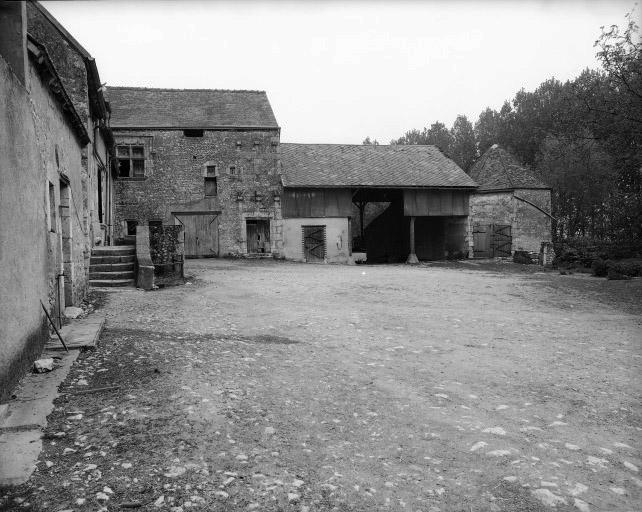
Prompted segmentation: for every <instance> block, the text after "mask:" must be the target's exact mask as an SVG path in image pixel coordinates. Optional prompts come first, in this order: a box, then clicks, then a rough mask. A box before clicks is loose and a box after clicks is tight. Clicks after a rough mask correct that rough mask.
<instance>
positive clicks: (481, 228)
mask: <svg viewBox="0 0 642 512" xmlns="http://www.w3.org/2000/svg"><path fill="white" fill-rule="evenodd" d="M492 234H493V230H492V226H491V225H488V224H476V225H475V226H474V227H473V251H474V255H475V258H491V257H492V248H491V245H492V244H491V241H492Z"/></svg>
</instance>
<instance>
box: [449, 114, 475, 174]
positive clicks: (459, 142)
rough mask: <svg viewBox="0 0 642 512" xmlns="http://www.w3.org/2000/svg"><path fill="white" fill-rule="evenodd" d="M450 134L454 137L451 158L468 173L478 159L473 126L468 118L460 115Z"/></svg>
mask: <svg viewBox="0 0 642 512" xmlns="http://www.w3.org/2000/svg"><path fill="white" fill-rule="evenodd" d="M450 133H451V135H452V144H451V148H450V153H451V157H452V159H453V160H454V161H455V162H456V163H457V165H459V167H461V168H462V169H463V170H464V171H466V172H468V169H470V167H471V166H472V165H473V162H474V161H475V158H476V157H477V144H476V143H475V132H474V130H473V125H472V124H471V122H470V121H469V120H468V118H467V117H466V116H464V115H458V116H457V119H455V122H454V123H453V127H452V129H451V130H450Z"/></svg>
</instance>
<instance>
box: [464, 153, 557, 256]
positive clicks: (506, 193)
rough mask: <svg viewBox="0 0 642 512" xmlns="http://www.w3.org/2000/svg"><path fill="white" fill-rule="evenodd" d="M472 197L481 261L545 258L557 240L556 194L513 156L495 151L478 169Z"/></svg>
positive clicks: (476, 250) (483, 158) (473, 174)
mask: <svg viewBox="0 0 642 512" xmlns="http://www.w3.org/2000/svg"><path fill="white" fill-rule="evenodd" d="M469 174H470V177H471V178H473V179H474V180H475V181H476V182H477V183H478V184H479V188H478V189H477V192H476V193H475V194H474V195H473V196H471V198H470V219H471V227H472V231H473V237H472V238H473V244H474V255H475V257H496V256H511V254H513V253H514V252H515V251H518V250H519V251H528V252H537V253H539V251H540V248H541V246H542V243H543V242H550V241H551V236H552V235H551V218H552V217H551V214H550V211H551V189H550V187H548V186H547V185H545V184H544V183H542V182H541V181H540V180H539V179H538V178H537V177H536V176H535V175H534V174H533V173H532V172H531V171H530V170H528V169H526V168H525V167H524V166H522V165H520V164H519V162H518V161H517V159H516V158H515V157H514V156H513V155H511V154H510V153H509V152H508V151H506V150H505V149H503V148H502V147H500V146H498V145H497V144H495V145H493V146H491V147H490V148H489V149H488V150H487V151H486V153H484V154H483V155H482V156H481V158H480V159H479V160H478V161H477V162H476V163H475V164H474V165H473V167H472V168H471V170H470V172H469Z"/></svg>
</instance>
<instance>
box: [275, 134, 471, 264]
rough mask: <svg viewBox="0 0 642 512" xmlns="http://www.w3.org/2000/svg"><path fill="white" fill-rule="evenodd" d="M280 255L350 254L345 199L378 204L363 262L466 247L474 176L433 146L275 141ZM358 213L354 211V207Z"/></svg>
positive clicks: (450, 253) (459, 252) (330, 258)
mask: <svg viewBox="0 0 642 512" xmlns="http://www.w3.org/2000/svg"><path fill="white" fill-rule="evenodd" d="M281 164H282V180H283V187H284V191H283V201H282V202H283V206H282V211H283V244H284V250H283V255H284V256H285V257H286V258H288V259H294V260H300V261H326V262H335V263H346V262H350V261H351V260H352V240H353V238H355V237H356V236H359V235H360V233H355V232H354V229H353V226H352V224H353V217H354V212H353V204H356V205H358V207H359V209H360V210H361V211H363V209H364V208H365V206H366V205H367V204H371V203H374V204H381V205H383V206H382V207H381V208H380V213H379V215H378V216H377V217H376V218H375V219H373V220H372V221H371V222H370V224H369V225H368V226H365V229H364V231H363V232H364V236H363V238H364V240H363V242H362V244H363V245H364V246H365V247H363V248H364V249H365V250H366V252H367V259H368V261H371V262H373V261H374V262H377V261H381V262H396V261H406V260H407V261H409V262H416V261H417V260H418V259H420V260H429V259H443V258H447V257H457V256H459V257H465V256H467V255H468V252H469V246H470V243H471V242H470V240H469V230H468V209H469V208H468V200H469V196H470V194H471V193H472V192H473V191H474V190H475V188H476V184H475V182H474V181H473V180H472V179H471V178H470V177H469V176H467V175H466V173H465V172H464V171H463V170H462V169H460V168H459V167H458V166H457V164H455V163H454V162H453V161H452V160H450V159H449V158H447V157H446V156H444V155H443V154H442V153H441V151H439V149H437V148H436V147H435V146H414V145H413V146H404V145H399V146H386V145H376V146H372V145H350V144H281ZM360 217H362V215H360Z"/></svg>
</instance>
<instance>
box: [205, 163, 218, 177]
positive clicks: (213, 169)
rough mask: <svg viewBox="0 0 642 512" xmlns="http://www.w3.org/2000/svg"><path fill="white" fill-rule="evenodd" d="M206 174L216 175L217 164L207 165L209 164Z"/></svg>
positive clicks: (206, 167)
mask: <svg viewBox="0 0 642 512" xmlns="http://www.w3.org/2000/svg"><path fill="white" fill-rule="evenodd" d="M205 175H206V176H216V166H215V165H207V166H205Z"/></svg>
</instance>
